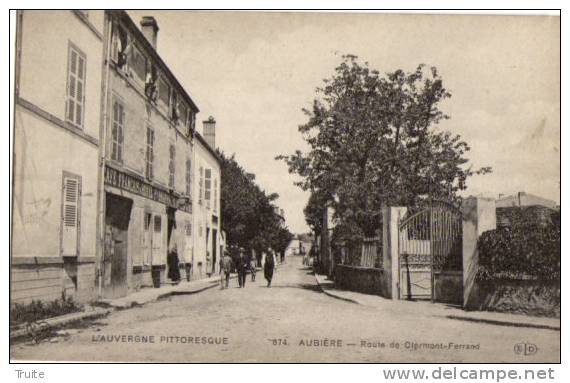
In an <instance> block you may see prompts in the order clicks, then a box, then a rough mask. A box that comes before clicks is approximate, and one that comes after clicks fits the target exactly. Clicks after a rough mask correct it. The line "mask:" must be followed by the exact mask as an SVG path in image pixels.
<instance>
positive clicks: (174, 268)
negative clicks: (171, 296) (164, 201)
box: [166, 207, 180, 282]
mask: <svg viewBox="0 0 570 383" xmlns="http://www.w3.org/2000/svg"><path fill="white" fill-rule="evenodd" d="M166 218H167V242H166V243H167V262H166V267H167V270H166V275H167V276H168V277H169V278H170V280H171V281H172V282H178V281H180V269H179V267H180V261H179V258H178V250H179V249H178V248H177V249H176V251H175V252H173V251H171V250H172V246H171V240H172V239H173V238H172V233H173V231H174V229H175V228H176V209H174V208H171V207H167V208H166ZM174 240H176V237H175V238H174Z"/></svg>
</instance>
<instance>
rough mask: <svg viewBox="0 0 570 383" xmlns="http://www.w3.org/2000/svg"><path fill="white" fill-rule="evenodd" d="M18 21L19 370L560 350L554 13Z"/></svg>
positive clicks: (505, 359)
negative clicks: (45, 365)
mask: <svg viewBox="0 0 570 383" xmlns="http://www.w3.org/2000/svg"><path fill="white" fill-rule="evenodd" d="M156 5H159V4H156ZM12 19H13V20H14V21H15V24H14V25H13V26H12V27H13V29H14V35H13V36H12V38H13V40H12V41H11V44H12V47H11V48H10V49H11V53H12V54H11V57H10V60H11V65H12V68H13V71H12V73H13V78H12V79H11V81H13V91H12V94H11V99H12V100H13V111H12V112H13V120H12V121H11V126H10V130H11V139H12V141H11V144H12V145H11V148H10V149H11V153H10V156H11V170H10V171H11V174H10V177H11V180H10V182H11V185H10V192H11V196H10V198H11V200H10V204H11V207H10V254H9V278H10V279H9V309H10V312H9V358H10V362H11V363H21V362H40V363H42V362H85V363H98V362H102V363H111V362H121V363H123V362H129V363H303V364H308V363H440V364H443V363H485V364H488V363H516V364H528V363H552V364H554V363H560V362H561V319H560V316H561V23H560V16H559V13H558V16H557V15H556V14H552V13H549V14H545V13H544V12H542V13H541V12H538V11H537V12H535V14H530V13H527V14H511V15H509V14H481V13H477V12H475V11H473V12H462V13H449V12H448V13H444V12H439V13H438V12H413V13H412V12H405V11H400V12H385V11H363V10H362V11H324V10H321V11H319V10H315V11H293V10H281V11H261V10H259V11H243V10H241V11H240V10H224V11H222V10H218V11H215V10H210V11H206V10H152V9H148V10H142V9H139V10H120V9H112V10H94V9H89V10H88V9H82V10H71V9H70V10H65V9H61V10H17V11H14V17H13V18H12V17H11V21H12ZM386 371H387V370H385V375H384V378H385V380H389V379H392V380H398V379H400V378H404V376H402V375H400V373H401V371H399V370H393V371H391V372H389V374H392V375H390V376H386ZM541 371H542V372H545V371H543V370H541ZM545 373H546V372H545ZM533 374H534V372H533ZM545 376H546V375H545ZM18 378H21V377H20V376H18ZM25 378H33V377H32V376H25ZM405 378H406V379H407V375H406V376H405ZM462 378H463V376H462ZM522 378H523V377H521V376H518V379H522ZM527 378H533V379H534V378H541V377H540V376H539V375H538V376H534V375H533V376H524V379H527ZM497 381H499V380H497Z"/></svg>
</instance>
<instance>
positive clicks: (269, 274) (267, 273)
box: [263, 251, 275, 287]
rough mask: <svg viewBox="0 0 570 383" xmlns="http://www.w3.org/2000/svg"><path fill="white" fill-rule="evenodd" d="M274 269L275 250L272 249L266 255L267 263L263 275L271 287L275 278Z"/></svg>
mask: <svg viewBox="0 0 570 383" xmlns="http://www.w3.org/2000/svg"><path fill="white" fill-rule="evenodd" d="M274 269H275V259H274V255H273V252H272V251H270V252H269V253H268V254H267V255H266V256H265V264H264V265H263V276H264V277H265V279H266V280H267V287H271V280H272V279H273V270H274Z"/></svg>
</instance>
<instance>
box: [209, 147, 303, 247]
mask: <svg viewBox="0 0 570 383" xmlns="http://www.w3.org/2000/svg"><path fill="white" fill-rule="evenodd" d="M218 154H219V155H220V158H221V160H222V161H221V169H222V179H223V182H222V185H221V190H220V191H221V193H220V198H221V204H222V209H221V211H222V229H223V230H224V231H225V233H226V241H227V244H228V247H229V248H230V251H235V250H237V249H239V248H243V249H245V250H246V251H247V252H248V253H249V252H250V250H252V249H254V250H255V251H256V252H257V254H261V253H262V252H266V251H267V250H268V249H269V248H271V249H273V250H275V251H283V252H284V251H285V249H286V247H287V245H288V244H289V242H290V241H291V239H292V238H293V234H291V233H290V232H289V230H288V229H287V227H286V226H285V221H284V218H283V217H281V216H280V215H279V214H277V213H276V206H275V205H274V202H275V201H276V200H277V199H278V198H279V195H278V194H276V193H270V194H267V193H266V192H265V191H263V190H262V189H261V188H260V187H259V186H258V185H257V184H256V183H255V175H254V174H252V173H248V172H246V171H245V169H243V167H241V165H240V164H238V162H237V161H236V160H235V155H232V156H230V157H228V156H226V155H225V154H224V153H222V152H218Z"/></svg>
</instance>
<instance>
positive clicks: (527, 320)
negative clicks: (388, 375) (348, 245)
mask: <svg viewBox="0 0 570 383" xmlns="http://www.w3.org/2000/svg"><path fill="white" fill-rule="evenodd" d="M315 278H316V280H317V284H318V285H319V287H320V288H321V290H322V291H323V293H325V294H326V295H328V296H330V297H333V298H336V299H341V300H343V301H347V302H351V303H354V304H360V305H364V306H369V307H375V308H378V309H384V310H389V311H391V312H394V313H397V314H399V315H400V314H401V315H417V313H418V312H422V315H428V316H432V317H436V318H447V319H455V320H463V321H469V322H480V323H488V324H494V325H498V326H513V327H531V328H537V329H548V330H555V331H560V318H547V317H534V316H527V315H521V314H509V313H498V312H491V311H465V310H463V309H461V308H459V307H456V306H451V305H446V304H444V303H431V302H429V301H407V300H391V299H386V298H383V297H381V296H378V295H371V294H363V293H358V292H354V291H347V290H340V289H337V288H335V286H334V281H331V280H329V279H328V277H327V276H326V275H321V274H316V273H315Z"/></svg>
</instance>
